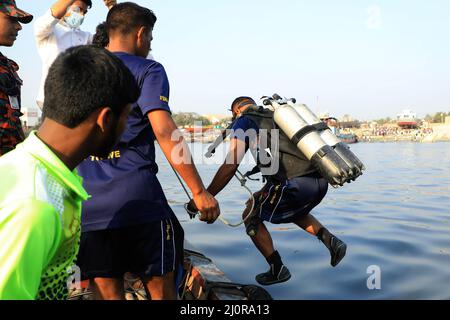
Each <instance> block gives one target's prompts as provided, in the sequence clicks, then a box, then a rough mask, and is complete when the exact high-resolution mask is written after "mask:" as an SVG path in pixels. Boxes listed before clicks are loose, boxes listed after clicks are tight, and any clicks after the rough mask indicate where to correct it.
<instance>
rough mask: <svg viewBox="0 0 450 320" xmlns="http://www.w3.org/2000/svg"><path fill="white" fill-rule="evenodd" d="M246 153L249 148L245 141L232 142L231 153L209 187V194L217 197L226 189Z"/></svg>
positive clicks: (234, 140) (233, 140) (236, 140)
mask: <svg viewBox="0 0 450 320" xmlns="http://www.w3.org/2000/svg"><path fill="white" fill-rule="evenodd" d="M246 151H247V148H246V144H245V142H244V141H241V140H238V139H232V140H231V144H230V151H229V152H228V154H227V157H226V159H225V162H224V163H223V164H222V166H221V167H220V168H219V170H218V171H217V173H216V175H215V176H214V178H213V180H212V182H211V184H210V185H209V187H208V191H209V193H211V194H212V195H213V196H215V195H217V194H218V193H219V192H220V191H222V189H223V188H225V186H226V185H227V184H228V183H229V182H230V180H231V179H232V178H233V176H234V174H235V173H236V170H237V169H238V167H239V164H240V163H241V161H242V159H243V158H244V155H245V152H246Z"/></svg>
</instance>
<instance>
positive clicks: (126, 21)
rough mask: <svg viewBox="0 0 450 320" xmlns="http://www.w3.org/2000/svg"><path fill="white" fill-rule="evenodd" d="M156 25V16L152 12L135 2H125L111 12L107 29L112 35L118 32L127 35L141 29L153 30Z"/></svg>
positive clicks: (107, 20)
mask: <svg viewBox="0 0 450 320" xmlns="http://www.w3.org/2000/svg"><path fill="white" fill-rule="evenodd" d="M155 23H156V16H155V14H154V13H153V11H152V10H150V9H147V8H144V7H141V6H139V5H137V4H136V3H133V2H123V3H119V4H117V5H115V6H114V7H112V8H111V10H109V13H108V17H107V18H106V29H107V31H108V34H110V35H111V34H113V33H116V32H118V33H120V34H122V35H127V34H130V33H131V32H133V31H134V30H136V29H137V28H140V27H146V28H148V29H150V30H152V29H153V27H154V26H155Z"/></svg>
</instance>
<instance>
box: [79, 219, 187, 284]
mask: <svg viewBox="0 0 450 320" xmlns="http://www.w3.org/2000/svg"><path fill="white" fill-rule="evenodd" d="M174 230H175V231H174ZM183 238H184V232H183V229H182V227H181V225H180V224H179V222H178V220H177V219H176V218H172V219H166V220H163V221H156V222H151V223H146V224H142V225H136V226H132V227H126V228H121V229H107V230H98V231H89V232H83V233H82V234H81V242H80V251H79V254H78V260H77V265H78V266H79V267H80V269H81V277H82V279H83V280H86V279H93V278H122V277H123V275H124V274H125V273H126V272H131V273H133V274H135V275H137V276H139V277H152V276H162V275H164V274H166V273H169V272H171V271H174V270H175V267H176V261H178V259H179V256H180V252H179V251H180V250H182V248H181V249H180V248H179V243H182V242H183ZM181 254H182V253H181Z"/></svg>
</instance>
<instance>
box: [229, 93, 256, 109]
mask: <svg viewBox="0 0 450 320" xmlns="http://www.w3.org/2000/svg"><path fill="white" fill-rule="evenodd" d="M247 104H256V102H255V100H253V99H252V98H250V97H245V96H242V97H237V98H236V99H234V101H233V103H232V104H231V111H233V108H234V107H243V106H245V105H247Z"/></svg>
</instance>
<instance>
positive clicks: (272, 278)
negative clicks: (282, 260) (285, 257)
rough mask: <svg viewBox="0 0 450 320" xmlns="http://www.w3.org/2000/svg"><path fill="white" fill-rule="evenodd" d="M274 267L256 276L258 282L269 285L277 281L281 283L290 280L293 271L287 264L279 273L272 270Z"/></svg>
mask: <svg viewBox="0 0 450 320" xmlns="http://www.w3.org/2000/svg"><path fill="white" fill-rule="evenodd" d="M272 269H273V268H272V267H271V268H270V270H269V271H267V272H264V273H260V274H258V275H257V276H256V277H255V280H256V282H258V283H259V284H260V285H263V286H269V285H271V284H275V283H281V282H285V281H288V280H289V279H290V278H291V273H290V272H289V269H288V268H287V267H286V266H284V265H283V266H281V269H280V272H278V274H277V275H274V274H273V272H272Z"/></svg>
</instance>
